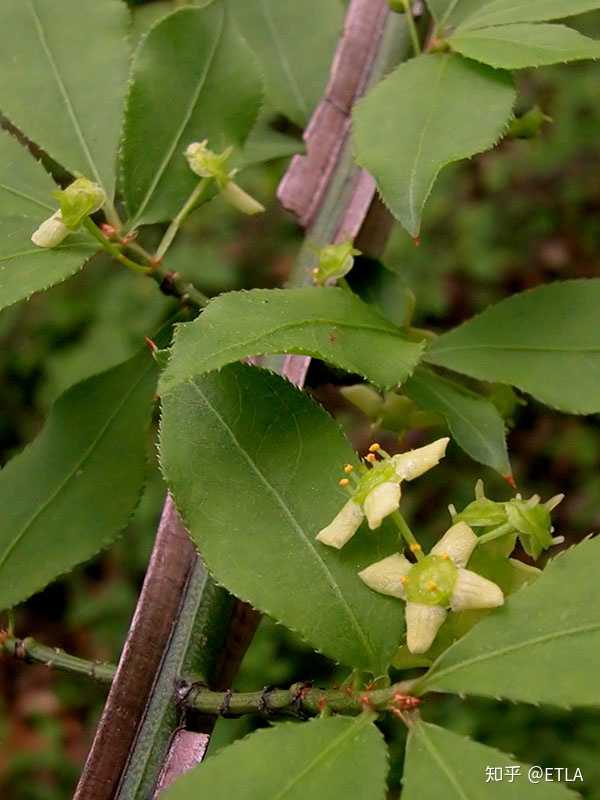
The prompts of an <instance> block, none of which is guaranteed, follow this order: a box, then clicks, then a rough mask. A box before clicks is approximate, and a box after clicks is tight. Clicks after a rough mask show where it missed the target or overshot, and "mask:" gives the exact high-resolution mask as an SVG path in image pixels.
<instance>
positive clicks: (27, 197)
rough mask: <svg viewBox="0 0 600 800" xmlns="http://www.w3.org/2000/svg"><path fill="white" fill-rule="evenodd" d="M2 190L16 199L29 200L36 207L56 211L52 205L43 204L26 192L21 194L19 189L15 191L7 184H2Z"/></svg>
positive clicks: (0, 185) (0, 187) (0, 186)
mask: <svg viewBox="0 0 600 800" xmlns="http://www.w3.org/2000/svg"><path fill="white" fill-rule="evenodd" d="M0 189H2V190H3V191H5V192H8V194H12V195H14V196H15V197H20V198H21V199H23V200H27V201H28V202H29V203H34V205H36V206H39V207H40V208H43V209H44V210H46V211H54V210H55V209H54V208H53V207H52V206H51V205H48V204H47V203H43V202H42V201H41V200H38V199H37V198H35V197H32V196H31V195H29V194H26V193H25V192H21V191H19V189H15V188H14V187H13V186H8V185H7V184H6V183H0Z"/></svg>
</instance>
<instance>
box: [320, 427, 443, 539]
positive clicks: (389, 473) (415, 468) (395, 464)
mask: <svg viewBox="0 0 600 800" xmlns="http://www.w3.org/2000/svg"><path fill="white" fill-rule="evenodd" d="M448 441H449V439H448V438H443V439H438V440H437V441H435V442H433V443H432V444H429V445H427V446H426V447H420V448H418V449H417V450H409V451H408V452H407V453H400V454H399V455H395V456H388V455H387V453H383V451H381V448H380V447H379V445H377V444H374V445H372V447H371V453H370V455H369V456H367V460H369V461H370V463H372V464H373V466H372V468H371V469H369V470H365V471H364V472H363V474H362V475H361V477H360V478H357V479H356V483H355V486H354V487H353V488H352V489H351V490H350V491H351V494H352V496H351V498H350V500H348V502H347V503H346V504H345V505H344V507H343V508H342V509H341V511H340V512H339V513H338V514H337V516H336V517H335V518H334V520H333V521H332V522H331V523H330V524H329V525H327V527H325V528H323V530H321V531H320V532H319V533H318V534H317V540H318V541H319V542H321V543H322V544H326V545H329V546H330V547H335V548H337V549H338V550H339V548H341V547H343V546H344V545H345V544H346V542H348V541H349V540H350V539H351V538H352V537H353V536H354V534H355V533H356V531H357V530H358V529H359V527H360V525H361V523H362V521H363V520H364V518H365V517H366V518H367V522H368V523H369V528H370V529H371V530H375V528H378V527H379V526H380V525H381V523H382V522H383V520H384V518H385V517H387V516H388V514H391V513H392V512H393V511H396V509H397V508H398V506H399V505H400V494H401V492H400V484H401V482H402V481H411V480H413V478H418V477H419V475H422V474H423V473H424V472H427V470H429V469H431V468H432V467H435V466H436V464H438V463H439V461H440V459H441V458H443V456H444V454H445V452H446V446H447V444H448ZM375 452H380V453H382V454H383V456H384V457H383V460H382V461H379V462H375V455H374V453H375ZM352 469H353V468H352V466H351V465H348V466H347V467H346V471H347V472H349V473H352ZM340 483H341V484H342V485H348V484H349V483H350V481H349V480H348V479H346V478H343V479H342V481H340Z"/></svg>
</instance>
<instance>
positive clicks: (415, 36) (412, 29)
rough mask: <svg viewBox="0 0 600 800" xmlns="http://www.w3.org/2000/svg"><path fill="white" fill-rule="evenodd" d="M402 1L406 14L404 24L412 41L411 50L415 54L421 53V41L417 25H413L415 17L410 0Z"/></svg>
mask: <svg viewBox="0 0 600 800" xmlns="http://www.w3.org/2000/svg"><path fill="white" fill-rule="evenodd" d="M403 2H404V11H405V14H406V24H407V25H408V32H409V33H410V39H411V42H412V46H413V50H414V53H415V55H416V56H419V55H421V42H420V41H419V33H418V31H417V26H416V25H415V18H414V17H413V13H412V5H411V0H403Z"/></svg>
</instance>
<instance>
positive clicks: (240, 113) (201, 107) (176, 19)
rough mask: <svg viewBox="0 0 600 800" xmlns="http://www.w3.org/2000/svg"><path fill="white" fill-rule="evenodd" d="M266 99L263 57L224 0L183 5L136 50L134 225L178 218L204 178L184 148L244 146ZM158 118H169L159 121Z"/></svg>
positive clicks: (130, 168)
mask: <svg viewBox="0 0 600 800" xmlns="http://www.w3.org/2000/svg"><path fill="white" fill-rule="evenodd" d="M261 99H262V86H261V79H260V74H259V68H258V64H257V63H256V59H255V58H254V55H253V54H252V52H251V51H250V49H249V47H248V45H247V44H246V43H245V41H244V40H243V39H242V37H241V36H240V34H239V32H238V30H237V29H236V27H235V26H234V24H233V21H232V19H231V15H230V13H229V11H228V6H227V4H226V3H225V2H224V0H213V2H211V3H210V4H209V5H207V6H206V7H204V8H193V7H190V8H182V9H179V10H178V11H175V12H174V13H172V14H170V15H169V16H167V17H165V18H164V19H163V20H162V21H161V22H159V23H158V24H157V25H155V26H154V27H153V28H152V29H151V30H150V32H149V33H148V36H147V37H146V38H145V39H144V40H143V42H142V45H141V46H140V48H139V49H138V50H137V51H136V56H135V60H134V64H133V68H132V83H131V86H130V90H129V97H128V101H127V109H126V112H125V123H124V133H123V144H122V148H121V166H122V177H123V191H124V195H125V200H126V202H127V206H128V208H129V212H130V214H131V215H132V217H133V220H132V224H136V225H137V224H142V223H151V222H160V221H164V220H167V219H171V218H172V217H173V216H175V214H176V213H177V211H178V210H179V208H180V207H181V206H182V204H183V202H184V201H185V199H186V198H187V197H188V195H189V194H190V193H191V192H192V190H193V188H194V187H195V186H196V184H197V182H198V176H197V175H195V174H194V173H193V172H192V171H191V169H190V168H189V166H188V163H187V160H186V158H185V156H184V152H185V150H186V148H187V146H188V145H189V144H190V143H192V142H199V141H202V140H204V139H207V140H208V146H209V148H210V149H211V150H214V151H215V152H221V151H222V150H225V148H227V147H229V146H233V147H235V148H237V149H238V150H239V149H241V148H242V146H243V144H244V142H245V140H246V137H247V136H248V134H249V133H250V131H251V130H252V127H253V125H254V123H255V121H256V117H257V114H258V111H259V107H260V103H261ZM157 120H161V123H160V125H157Z"/></svg>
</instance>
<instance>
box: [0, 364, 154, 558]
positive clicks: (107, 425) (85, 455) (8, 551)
mask: <svg viewBox="0 0 600 800" xmlns="http://www.w3.org/2000/svg"><path fill="white" fill-rule="evenodd" d="M153 366H154V365H153V364H152V363H150V364H149V365H148V366H147V367H146V369H144V370H143V372H142V374H141V375H140V377H139V378H138V380H137V381H136V382H135V383H133V384H132V385H131V386H130V387H129V389H128V390H127V392H126V393H125V394H124V395H123V398H122V399H121V401H120V402H119V404H118V405H117V407H116V408H115V410H114V411H113V413H112V414H111V415H110V416H109V417H108V419H107V420H106V422H105V423H104V425H103V426H102V428H101V429H100V431H99V432H98V434H97V435H96V436H95V437H94V439H93V440H92V442H91V443H90V445H89V446H88V448H87V449H86V450H85V451H84V453H83V455H82V456H81V457H80V458H79V459H78V461H77V462H76V463H75V465H74V466H73V467H72V468H71V469H70V470H69V472H68V473H67V475H66V476H65V478H64V479H63V480H62V481H61V482H60V483H59V485H58V486H57V487H56V489H55V490H54V491H53V492H52V493H51V494H50V495H49V496H48V497H47V499H46V500H45V501H44V502H43V503H42V504H41V506H40V507H39V508H38V509H37V510H36V511H35V513H34V514H32V516H31V517H30V518H29V520H28V521H27V522H26V523H25V524H24V526H23V527H22V528H21V530H20V531H18V533H17V535H16V536H15V537H14V538H13V540H12V542H11V543H10V545H9V546H8V547H7V548H6V550H5V551H4V553H2V554H0V570H1V569H2V567H3V566H4V564H5V563H6V561H7V559H8V558H9V557H10V556H11V554H12V553H13V551H14V549H15V547H17V546H18V545H19V543H20V542H21V540H22V539H23V537H24V536H25V535H26V534H27V532H28V530H29V529H30V528H31V526H32V525H33V524H34V523H35V521H36V520H37V519H38V518H39V517H40V516H41V515H42V514H43V513H44V511H45V510H46V509H47V508H48V507H49V505H50V504H51V503H52V502H54V500H55V499H56V498H57V497H58V496H59V495H60V494H61V493H62V491H63V490H64V489H65V488H66V487H67V485H68V484H69V483H70V482H71V480H72V479H73V477H74V476H75V475H76V474H77V472H78V471H79V470H80V469H81V468H82V467H83V466H84V465H85V463H86V462H87V461H88V459H89V458H90V457H91V455H92V454H93V453H94V451H95V450H96V448H97V446H98V445H99V444H100V442H101V441H102V439H103V438H104V436H105V435H106V434H107V432H108V430H109V428H110V427H111V425H112V424H113V422H114V420H115V419H116V417H117V416H118V414H119V413H120V412H121V410H122V408H123V406H124V405H125V403H126V402H127V401H128V400H129V398H130V397H131V395H132V394H133V393H134V392H135V391H136V389H137V387H138V386H139V385H140V383H141V382H142V381H143V380H144V378H145V377H146V375H147V374H148V371H149V370H150V369H152V368H153Z"/></svg>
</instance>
